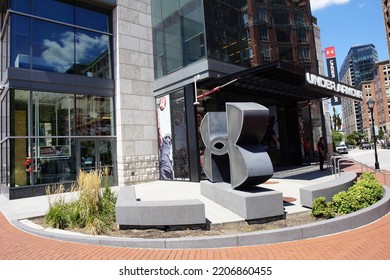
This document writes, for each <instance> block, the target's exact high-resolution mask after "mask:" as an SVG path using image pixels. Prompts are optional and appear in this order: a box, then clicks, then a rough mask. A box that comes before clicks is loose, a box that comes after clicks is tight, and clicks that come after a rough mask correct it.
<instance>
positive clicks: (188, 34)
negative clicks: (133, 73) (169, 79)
mask: <svg viewBox="0 0 390 280" xmlns="http://www.w3.org/2000/svg"><path fill="white" fill-rule="evenodd" d="M152 24H153V53H154V69H155V70H154V71H155V78H156V79H157V78H160V77H162V76H165V75H168V74H170V73H172V72H174V71H176V70H178V69H180V68H183V67H185V66H187V65H189V64H191V63H194V62H196V61H198V60H199V59H202V58H204V57H205V42H204V39H205V38H204V24H203V7H202V0H171V1H164V0H155V1H152Z"/></svg>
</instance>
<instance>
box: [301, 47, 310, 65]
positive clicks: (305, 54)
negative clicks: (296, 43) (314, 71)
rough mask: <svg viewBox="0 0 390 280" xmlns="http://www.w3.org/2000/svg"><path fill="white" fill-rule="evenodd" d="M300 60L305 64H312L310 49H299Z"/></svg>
mask: <svg viewBox="0 0 390 280" xmlns="http://www.w3.org/2000/svg"><path fill="white" fill-rule="evenodd" d="M299 60H300V61H303V62H310V49H309V48H300V49H299Z"/></svg>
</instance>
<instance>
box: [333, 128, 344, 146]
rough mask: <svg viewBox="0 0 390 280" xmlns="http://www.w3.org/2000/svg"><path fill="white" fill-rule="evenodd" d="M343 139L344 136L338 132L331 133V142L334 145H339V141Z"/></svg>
mask: <svg viewBox="0 0 390 280" xmlns="http://www.w3.org/2000/svg"><path fill="white" fill-rule="evenodd" d="M343 139H344V134H343V133H342V132H340V131H337V130H333V131H332V140H333V142H334V143H335V145H336V146H337V145H339V144H340V143H341V141H343Z"/></svg>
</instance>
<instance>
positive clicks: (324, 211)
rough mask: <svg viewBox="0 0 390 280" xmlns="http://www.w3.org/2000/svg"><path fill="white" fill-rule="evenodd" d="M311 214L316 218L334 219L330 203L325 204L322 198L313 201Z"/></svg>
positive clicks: (324, 199)
mask: <svg viewBox="0 0 390 280" xmlns="http://www.w3.org/2000/svg"><path fill="white" fill-rule="evenodd" d="M311 214H312V215H313V216H314V217H316V218H325V219H330V218H334V217H335V212H334V211H333V209H332V207H331V202H326V198H325V197H323V196H322V197H318V198H316V199H314V201H313V206H312V212H311Z"/></svg>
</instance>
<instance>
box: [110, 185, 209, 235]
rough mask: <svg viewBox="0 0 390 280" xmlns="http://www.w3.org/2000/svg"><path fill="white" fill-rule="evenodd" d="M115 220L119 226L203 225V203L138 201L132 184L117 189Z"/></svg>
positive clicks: (196, 200)
mask: <svg viewBox="0 0 390 280" xmlns="http://www.w3.org/2000/svg"><path fill="white" fill-rule="evenodd" d="M115 212H116V223H117V224H118V225H119V227H120V228H121V229H123V228H142V227H157V228H169V227H175V226H195V225H196V226H205V225H206V213H205V205H204V203H203V202H201V201H200V200H198V199H183V200H161V201H141V200H139V199H137V197H136V193H135V188H134V186H126V187H122V188H121V189H120V190H119V193H118V198H117V202H116V205H115Z"/></svg>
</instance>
